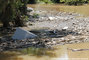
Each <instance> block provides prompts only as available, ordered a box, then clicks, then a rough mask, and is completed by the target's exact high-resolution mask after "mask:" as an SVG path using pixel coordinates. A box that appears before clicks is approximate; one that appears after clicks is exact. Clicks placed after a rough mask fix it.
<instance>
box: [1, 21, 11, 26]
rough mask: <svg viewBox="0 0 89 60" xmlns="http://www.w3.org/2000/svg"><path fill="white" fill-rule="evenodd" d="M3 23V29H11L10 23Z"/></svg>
mask: <svg viewBox="0 0 89 60" xmlns="http://www.w3.org/2000/svg"><path fill="white" fill-rule="evenodd" d="M2 23H3V27H9V26H10V24H9V22H2Z"/></svg>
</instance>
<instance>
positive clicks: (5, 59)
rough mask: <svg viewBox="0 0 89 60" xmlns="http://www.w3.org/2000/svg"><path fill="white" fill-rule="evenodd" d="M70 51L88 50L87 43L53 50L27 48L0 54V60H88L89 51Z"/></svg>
mask: <svg viewBox="0 0 89 60" xmlns="http://www.w3.org/2000/svg"><path fill="white" fill-rule="evenodd" d="M67 48H72V49H89V42H87V43H78V44H67V45H62V46H55V47H54V49H47V50H46V49H43V48H41V49H37V48H27V49H24V50H21V51H20V52H21V53H16V52H10V51H9V52H4V53H1V54H0V60H89V50H86V51H76V52H74V51H72V50H68V49H67Z"/></svg>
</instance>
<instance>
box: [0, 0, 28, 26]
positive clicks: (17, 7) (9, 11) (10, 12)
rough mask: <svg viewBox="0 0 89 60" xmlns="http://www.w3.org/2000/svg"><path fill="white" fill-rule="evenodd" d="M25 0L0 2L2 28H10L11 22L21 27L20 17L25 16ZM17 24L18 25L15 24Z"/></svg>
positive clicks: (3, 0) (21, 20)
mask: <svg viewBox="0 0 89 60" xmlns="http://www.w3.org/2000/svg"><path fill="white" fill-rule="evenodd" d="M26 4H27V0H0V21H1V22H2V23H3V27H8V26H10V24H9V22H13V21H14V24H15V25H17V26H23V25H24V23H23V19H22V17H23V16H25V15H26ZM17 22H18V23H17Z"/></svg>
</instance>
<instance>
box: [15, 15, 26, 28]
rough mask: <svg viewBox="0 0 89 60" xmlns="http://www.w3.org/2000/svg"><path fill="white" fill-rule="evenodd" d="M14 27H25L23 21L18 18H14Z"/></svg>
mask: <svg viewBox="0 0 89 60" xmlns="http://www.w3.org/2000/svg"><path fill="white" fill-rule="evenodd" d="M15 26H17V27H18V26H20V27H23V26H25V24H24V21H23V20H21V18H20V16H17V17H16V19H15Z"/></svg>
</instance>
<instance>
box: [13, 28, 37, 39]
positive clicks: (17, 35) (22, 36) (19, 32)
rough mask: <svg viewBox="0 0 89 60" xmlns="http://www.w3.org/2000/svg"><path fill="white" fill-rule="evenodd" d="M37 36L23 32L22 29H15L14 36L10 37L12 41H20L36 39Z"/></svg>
mask: <svg viewBox="0 0 89 60" xmlns="http://www.w3.org/2000/svg"><path fill="white" fill-rule="evenodd" d="M36 37H37V35H35V34H33V33H31V32H29V31H27V30H24V29H22V28H16V31H15V33H14V35H13V36H12V39H17V40H22V39H28V38H36Z"/></svg>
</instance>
